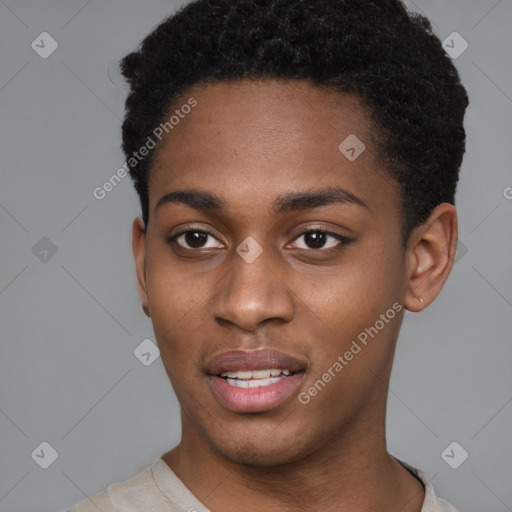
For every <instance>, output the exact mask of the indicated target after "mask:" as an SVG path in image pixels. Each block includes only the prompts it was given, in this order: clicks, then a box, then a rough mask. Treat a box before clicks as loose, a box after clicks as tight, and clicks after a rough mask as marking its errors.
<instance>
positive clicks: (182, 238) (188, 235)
mask: <svg viewBox="0 0 512 512" xmlns="http://www.w3.org/2000/svg"><path fill="white" fill-rule="evenodd" d="M168 241H169V242H170V243H176V244H178V245H179V246H180V247H183V248H184V249H191V250H194V249H216V248H219V247H222V243H221V242H219V241H218V240H217V238H216V237H215V236H213V234H212V233H210V232H209V231H205V230H202V229H188V230H186V231H181V232H180V233H177V234H176V235H173V236H171V237H169V238H168ZM207 242H208V243H209V245H206V243H207ZM212 244H213V245H212Z"/></svg>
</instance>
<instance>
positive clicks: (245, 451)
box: [210, 431, 313, 467]
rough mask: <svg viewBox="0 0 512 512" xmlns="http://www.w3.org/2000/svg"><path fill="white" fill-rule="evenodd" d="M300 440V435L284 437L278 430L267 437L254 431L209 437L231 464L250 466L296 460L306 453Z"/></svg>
mask: <svg viewBox="0 0 512 512" xmlns="http://www.w3.org/2000/svg"><path fill="white" fill-rule="evenodd" d="M224 434H225V432H224ZM303 443H304V437H303V436H298V434H293V435H290V436H287V437H285V438H283V436H282V434H281V435H275V436H272V435H270V436H268V437H267V438H266V437H265V436H261V438H260V439H258V435H257V434H256V435H252V434H251V432H250V431H249V432H246V433H245V434H240V435H236V434H234V433H233V434H231V435H229V437H225V436H222V437H221V438H220V439H218V438H217V439H210V444H211V445H212V447H213V449H214V450H215V451H216V452H217V453H218V454H219V455H220V456H222V457H223V458H225V459H226V460H228V461H230V462H232V463H234V464H241V465H244V466H252V467H271V466H281V465H285V464H290V463H293V462H296V461H297V460H300V459H302V458H304V457H305V456H307V454H308V450H307V448H306V446H304V444H303ZM311 451H313V450H311Z"/></svg>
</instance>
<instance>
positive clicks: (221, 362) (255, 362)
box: [206, 348, 306, 375]
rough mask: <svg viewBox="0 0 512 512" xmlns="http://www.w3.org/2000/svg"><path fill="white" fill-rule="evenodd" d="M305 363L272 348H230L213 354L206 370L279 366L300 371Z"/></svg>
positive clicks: (219, 372)
mask: <svg viewBox="0 0 512 512" xmlns="http://www.w3.org/2000/svg"><path fill="white" fill-rule="evenodd" d="M305 367H306V365H305V364H304V363H302V362H301V361H299V360H298V359H295V358H294V357H292V356H290V355H288V354H284V353H282V352H279V351H278V350H275V349H272V348H263V349H256V350H230V351H227V352H222V353H221V354H218V355H216V356H214V357H213V358H212V359H211V360H210V361H209V362H208V363H207V365H206V372H207V373H209V374H210V375H219V374H221V373H225V372H239V371H249V370H266V369H269V368H280V369H282V370H290V371H291V372H300V371H302V370H304V369H305Z"/></svg>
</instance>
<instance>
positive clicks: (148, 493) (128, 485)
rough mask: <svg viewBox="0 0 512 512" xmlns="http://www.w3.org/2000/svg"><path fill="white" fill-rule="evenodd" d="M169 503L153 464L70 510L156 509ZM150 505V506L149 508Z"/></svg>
mask: <svg viewBox="0 0 512 512" xmlns="http://www.w3.org/2000/svg"><path fill="white" fill-rule="evenodd" d="M167 504H168V501H167V499H166V497H165V496H164V495H163V494H162V493H161V492H160V490H159V488H158V486H157V485H156V483H155V480H154V478H153V471H152V466H148V467H146V468H144V469H143V470H142V471H141V472H140V473H138V474H136V475H135V476H132V477H131V478H128V479H127V480H124V481H122V482H116V483H113V484H111V485H109V486H108V487H107V489H106V490H105V491H102V492H100V493H97V494H94V495H93V496H91V497H89V498H87V499H85V500H82V501H80V502H79V503H77V504H76V505H75V506H74V507H73V508H72V509H70V510H69V511H68V512H98V510H101V511H102V512H121V511H125V510H126V511H132V510H138V509H137V508H134V507H141V510H144V508H145V507H146V509H148V510H149V509H151V508H153V509H155V507H157V506H165V505H167ZM147 507H149V508H147Z"/></svg>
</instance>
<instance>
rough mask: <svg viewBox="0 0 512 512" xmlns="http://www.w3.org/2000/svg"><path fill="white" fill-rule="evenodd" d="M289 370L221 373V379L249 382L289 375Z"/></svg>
mask: <svg viewBox="0 0 512 512" xmlns="http://www.w3.org/2000/svg"><path fill="white" fill-rule="evenodd" d="M290 373H291V372H290V370H281V369H280V368H269V369H268V370H254V371H246V372H224V373H221V374H220V376H221V377H227V378H228V381H229V380H230V379H243V380H251V379H260V380H265V379H269V378H270V377H277V376H278V375H281V374H283V375H290Z"/></svg>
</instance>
